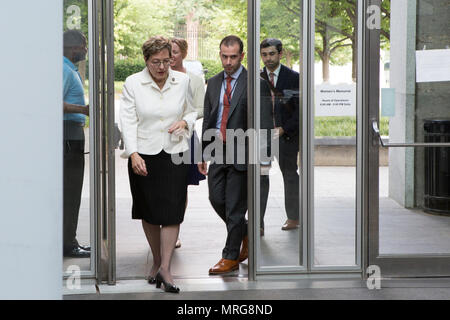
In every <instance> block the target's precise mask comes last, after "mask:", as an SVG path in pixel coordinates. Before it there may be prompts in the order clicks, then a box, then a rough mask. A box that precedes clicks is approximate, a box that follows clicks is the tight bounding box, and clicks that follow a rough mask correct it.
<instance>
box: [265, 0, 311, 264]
mask: <svg viewBox="0 0 450 320" xmlns="http://www.w3.org/2000/svg"><path fill="white" fill-rule="evenodd" d="M274 6H276V7H277V10H273V8H274ZM301 8H302V1H281V2H280V3H279V4H276V3H275V2H274V1H270V0H263V1H261V29H260V30H261V39H260V52H261V66H262V67H263V69H262V70H261V77H262V78H263V79H265V80H266V83H267V84H268V85H269V87H270V89H271V97H269V98H268V99H269V100H270V101H269V106H270V107H271V108H272V113H271V119H270V122H271V123H272V126H271V127H273V128H274V130H273V132H272V135H269V136H270V137H271V139H272V140H271V141H270V142H268V143H271V148H270V154H271V155H272V157H271V159H270V160H269V161H262V163H261V195H260V197H261V198H260V199H261V202H260V208H261V210H260V235H261V238H260V239H261V241H260V248H259V251H260V266H298V265H299V261H300V257H299V254H300V248H299V235H300V228H299V227H300V225H301V218H300V208H299V206H300V199H299V197H300V186H299V185H300V177H299V137H300V132H299V131H300V124H299V106H300V104H299V82H300V79H299V72H298V71H299V69H300V59H299V52H300V44H299V39H300V17H301ZM281 21H289V24H283V23H280V22H281ZM261 93H262V91H261ZM264 100H265V98H264V97H263V96H262V97H261V108H263V105H264ZM262 114H263V113H262V112H261V115H262ZM264 120H265V119H261V127H262V124H263V121H264ZM269 140H270V139H269Z"/></svg>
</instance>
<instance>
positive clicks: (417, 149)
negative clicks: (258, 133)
mask: <svg viewBox="0 0 450 320" xmlns="http://www.w3.org/2000/svg"><path fill="white" fill-rule="evenodd" d="M381 11H382V12H383V13H384V14H383V16H382V17H383V18H384V17H385V16H387V15H389V16H390V17H391V21H390V29H389V30H387V31H388V32H386V30H383V29H382V30H381V34H382V35H381V39H380V40H379V42H380V51H379V52H373V54H378V55H379V57H380V58H379V59H378V61H379V66H378V68H379V69H380V88H381V103H380V106H381V108H379V107H378V106H376V105H373V110H371V113H372V117H373V119H376V122H377V124H379V132H378V133H374V134H375V136H374V139H378V141H376V140H375V141H376V142H377V143H376V144H374V146H373V147H372V148H373V151H374V152H376V153H379V154H380V157H379V162H378V163H376V168H377V169H376V171H377V172H376V173H377V175H376V176H377V177H378V181H376V182H374V181H371V183H370V186H371V187H372V188H376V191H377V194H378V198H377V199H376V201H377V202H378V204H377V206H376V208H378V212H376V211H373V212H372V214H373V215H375V214H378V215H377V216H373V219H371V228H370V229H371V230H374V232H373V233H372V234H371V235H370V240H371V246H370V249H371V250H370V251H371V252H370V258H371V261H370V263H371V264H376V265H379V266H380V268H381V274H382V275H398V276H421V275H435V276H439V275H449V274H450V268H449V266H450V192H449V191H450V186H449V170H448V155H449V152H450V151H449V150H450V143H448V142H449V141H450V139H449V138H448V137H449V133H448V132H449V128H450V127H449V126H450V122H449V121H448V120H449V119H450V112H449V108H448V100H449V98H450V95H449V88H450V85H449V81H450V78H449V77H448V74H447V75H445V74H443V72H442V69H443V68H445V65H446V64H445V63H446V62H447V65H448V61H449V56H450V54H449V50H448V45H449V40H450V22H449V21H450V19H449V18H450V10H449V7H448V1H433V2H429V1H422V0H421V1H405V2H403V1H392V3H390V4H388V1H383V3H382V10H381ZM371 54H372V52H371ZM434 63H437V64H435V65H434V69H433V64H434ZM374 94H375V93H374ZM372 132H374V131H373V130H372ZM380 138H381V139H383V144H384V145H385V147H382V146H379V144H381V141H379V140H380ZM436 143H438V145H436ZM439 143H441V145H439ZM445 143H447V144H445ZM373 165H375V162H373ZM371 170H375V169H371ZM376 176H375V177H376ZM375 186H377V187H375ZM374 200H375V199H374ZM369 219H370V218H369Z"/></svg>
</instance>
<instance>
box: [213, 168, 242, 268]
mask: <svg viewBox="0 0 450 320" xmlns="http://www.w3.org/2000/svg"><path fill="white" fill-rule="evenodd" d="M208 187H209V200H210V202H211V205H212V206H213V208H214V210H215V211H216V213H217V214H218V215H219V217H220V218H221V219H222V220H223V221H224V222H225V225H226V227H227V232H228V235H227V239H226V243H225V247H224V249H223V251H222V258H224V259H230V260H237V259H238V258H239V252H240V247H241V242H242V239H243V238H244V236H245V235H246V234H247V222H246V220H245V213H246V212H247V171H238V170H236V168H235V167H234V166H233V165H229V164H211V165H210V167H209V172H208Z"/></svg>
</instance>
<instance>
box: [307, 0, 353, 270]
mask: <svg viewBox="0 0 450 320" xmlns="http://www.w3.org/2000/svg"><path fill="white" fill-rule="evenodd" d="M315 3H316V8H315V48H314V52H315V64H314V68H313V72H314V88H315V91H314V101H315V109H314V135H313V136H314V141H313V145H314V147H313V150H311V151H312V152H313V154H314V157H313V164H312V166H313V174H314V175H313V185H314V213H313V226H314V230H313V232H314V237H313V242H314V244H313V245H314V247H313V248H314V261H313V264H314V265H315V266H331V265H332V266H352V265H355V263H356V262H355V261H356V229H357V228H356V227H357V226H356V215H357V211H356V201H357V197H356V193H357V190H356V185H357V184H356V181H357V167H356V164H357V139H356V134H357V132H356V127H357V99H356V97H357V95H356V89H357V83H356V79H357V64H358V45H357V34H358V33H357V23H358V6H357V1H356V0H353V1H332V0H317V1H316V2H315ZM358 191H359V190H358Z"/></svg>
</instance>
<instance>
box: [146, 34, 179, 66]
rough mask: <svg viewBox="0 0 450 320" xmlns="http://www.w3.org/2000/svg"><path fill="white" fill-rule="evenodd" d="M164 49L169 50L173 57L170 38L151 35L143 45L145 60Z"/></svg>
mask: <svg viewBox="0 0 450 320" xmlns="http://www.w3.org/2000/svg"><path fill="white" fill-rule="evenodd" d="M164 49H167V50H169V56H170V57H171V58H172V45H171V44H170V40H169V39H167V38H165V37H163V36H154V37H151V38H150V39H148V40H147V41H145V42H144V44H143V45H142V53H143V55H144V59H145V61H147V60H148V59H149V58H150V57H151V56H152V55H154V54H157V53H159V52H161V51H163V50H164Z"/></svg>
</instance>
